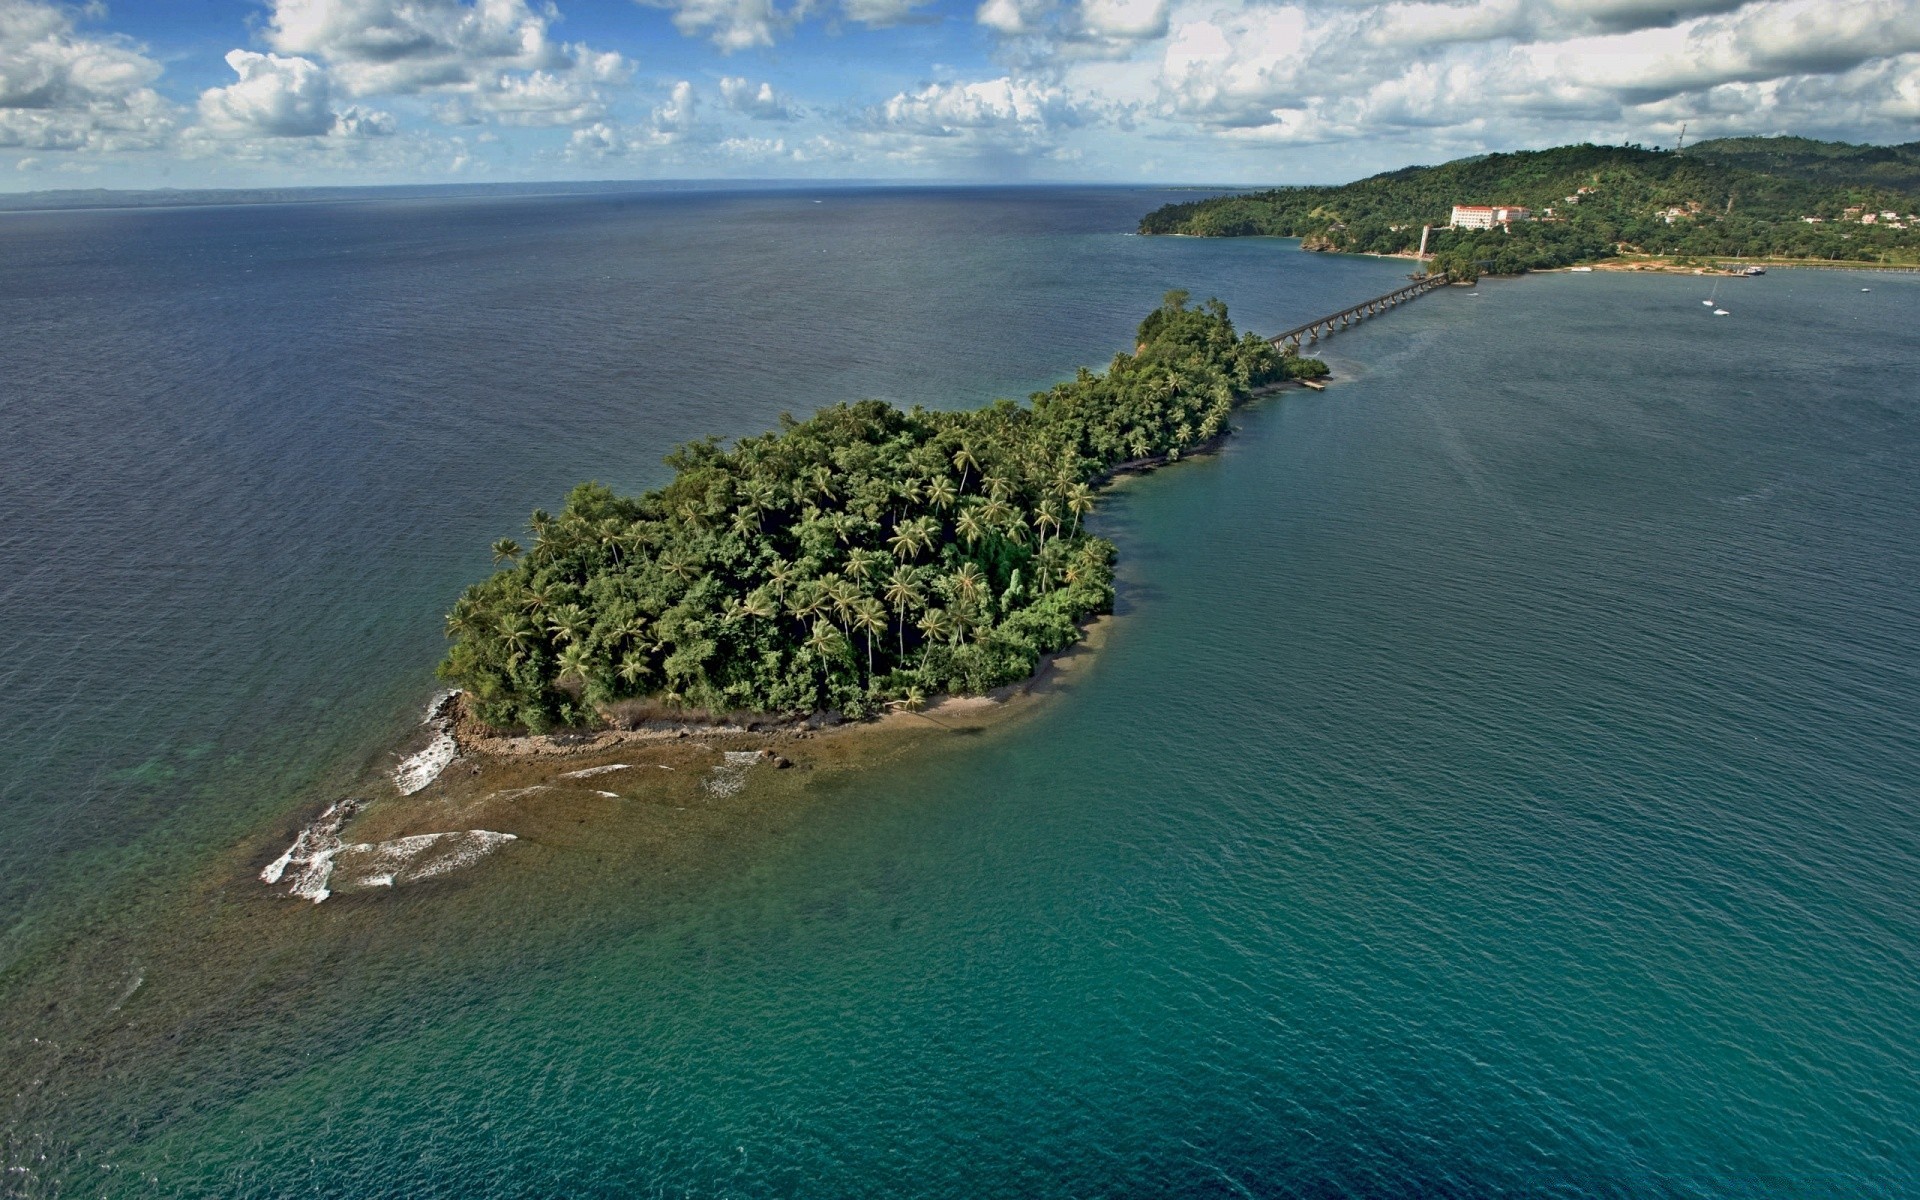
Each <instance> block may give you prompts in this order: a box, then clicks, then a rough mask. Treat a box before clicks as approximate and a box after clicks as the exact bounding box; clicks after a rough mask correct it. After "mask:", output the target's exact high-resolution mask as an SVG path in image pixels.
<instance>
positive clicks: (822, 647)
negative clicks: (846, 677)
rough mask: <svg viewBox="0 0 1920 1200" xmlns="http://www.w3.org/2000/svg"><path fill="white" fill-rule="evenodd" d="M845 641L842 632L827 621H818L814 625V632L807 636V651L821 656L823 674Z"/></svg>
mask: <svg viewBox="0 0 1920 1200" xmlns="http://www.w3.org/2000/svg"><path fill="white" fill-rule="evenodd" d="M843 640H844V639H843V638H841V636H840V631H839V630H838V629H835V628H834V627H833V626H832V624H830V623H829V622H828V621H826V620H825V619H821V620H816V621H815V622H814V623H813V631H812V632H811V633H809V634H808V635H807V649H809V650H811V651H813V652H814V653H815V654H817V655H819V656H820V666H821V670H822V672H823V673H824V671H825V670H826V667H827V664H828V663H829V662H830V661H831V660H832V658H833V654H834V651H836V650H838V649H839V648H840V645H841V643H842V641H843Z"/></svg>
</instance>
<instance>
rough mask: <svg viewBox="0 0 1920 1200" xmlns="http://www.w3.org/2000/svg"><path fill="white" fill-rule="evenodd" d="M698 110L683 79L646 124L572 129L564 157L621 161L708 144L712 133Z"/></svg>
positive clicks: (596, 124)
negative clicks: (670, 148) (621, 159)
mask: <svg viewBox="0 0 1920 1200" xmlns="http://www.w3.org/2000/svg"><path fill="white" fill-rule="evenodd" d="M700 109H701V104H700V95H699V93H698V92H696V91H694V89H693V84H692V82H690V81H689V80H685V79H682V80H680V81H679V82H677V83H675V84H674V85H673V86H672V87H671V88H670V89H668V91H667V95H666V98H665V99H663V100H662V101H661V102H660V103H658V104H656V105H654V106H653V111H652V112H651V113H650V114H649V115H648V119H647V121H646V122H645V123H642V124H621V123H618V122H613V121H595V122H593V123H592V124H590V125H584V126H582V127H580V128H578V129H575V130H574V131H573V133H572V135H571V136H570V137H569V138H568V140H567V148H566V152H565V153H566V157H567V158H569V159H573V160H575V161H581V160H592V159H604V158H621V157H625V156H627V155H632V154H639V153H642V152H645V151H649V150H661V149H665V148H667V147H670V146H677V145H680V144H682V143H687V142H698V141H708V140H711V138H712V136H713V135H712V131H711V130H710V129H709V128H708V127H707V126H706V124H705V123H704V122H703V121H702V120H701V116H700Z"/></svg>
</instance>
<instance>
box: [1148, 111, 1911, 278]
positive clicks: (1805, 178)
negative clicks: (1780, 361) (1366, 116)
mask: <svg viewBox="0 0 1920 1200" xmlns="http://www.w3.org/2000/svg"><path fill="white" fill-rule="evenodd" d="M1910 150H1911V148H1910V147H1892V148H1887V147H1873V146H1859V147H1844V146H1839V145H1838V144H1837V143H1819V142H1808V141H1806V140H1805V139H1799V138H1781V139H1767V138H1748V139H1738V140H1735V141H1726V142H1711V143H1707V144H1706V145H1705V147H1704V148H1702V147H1695V148H1691V149H1688V150H1687V151H1685V152H1684V153H1674V152H1671V151H1660V150H1645V149H1641V148H1639V147H1633V146H1593V145H1579V146H1561V147H1558V148H1556V149H1552V150H1541V151H1526V152H1521V153H1516V154H1489V155H1484V156H1481V157H1477V158H1465V159H1460V160H1457V161H1455V162H1450V163H1445V164H1442V165H1440V166H1437V167H1406V168H1403V169H1401V170H1398V171H1391V172H1388V173H1386V174H1383V175H1375V176H1373V177H1371V178H1368V179H1362V180H1359V181H1358V182H1355V183H1350V184H1346V185H1343V186H1339V187H1291V188H1278V189H1275V190H1273V191H1266V192H1252V193H1242V194H1237V195H1230V196H1219V197H1215V198H1212V199H1208V200H1199V201H1194V202H1190V203H1186V204H1170V205H1167V206H1165V207H1163V208H1160V209H1158V210H1156V211H1154V212H1152V213H1149V214H1148V215H1147V216H1146V217H1145V218H1143V219H1142V220H1141V222H1140V231H1141V232H1142V233H1148V234H1170V233H1178V234H1190V235H1196V236H1202V237H1239V236H1249V235H1253V236H1258V235H1268V236H1279V237H1298V238H1302V239H1304V242H1305V245H1306V247H1307V248H1309V249H1325V250H1343V251H1350V252H1357V253H1370V254H1406V253H1411V252H1412V251H1414V250H1415V249H1416V248H1417V247H1418V246H1419V242H1420V229H1421V226H1422V225H1426V224H1431V225H1433V226H1435V228H1434V231H1433V237H1432V240H1431V241H1430V242H1429V244H1428V249H1429V250H1430V251H1431V252H1432V253H1433V254H1434V256H1435V258H1434V266H1435V269H1438V270H1447V271H1451V272H1454V273H1455V274H1458V275H1462V276H1467V277H1470V276H1472V275H1475V274H1478V273H1480V272H1482V271H1491V272H1494V273H1499V274H1511V273H1515V272H1518V271H1524V270H1528V269H1531V268H1542V267H1554V266H1565V265H1568V264H1571V263H1576V262H1582V261H1591V260H1595V259H1601V258H1606V257H1609V256H1612V255H1616V254H1620V253H1626V252H1641V253H1647V254H1660V255H1676V256H1697V257H1700V258H1703V259H1710V258H1713V257H1716V256H1719V257H1725V256H1753V257H1767V256H1779V257H1805V258H1820V259H1831V260H1851V261H1869V262H1912V261H1920V228H1917V227H1916V223H1915V222H1914V221H1911V220H1909V219H1908V216H1909V214H1912V213H1913V212H1915V211H1916V210H1917V209H1920V196H1917V195H1916V194H1915V193H1914V192H1913V191H1909V190H1907V187H1906V183H1905V181H1906V179H1907V176H1906V175H1905V174H1903V173H1902V171H1903V169H1904V168H1903V167H1902V164H1903V163H1906V162H1908V161H1910V160H1911V158H1912V155H1911V154H1910V153H1909V152H1910ZM1903 155H1904V156H1905V157H1903ZM1755 163H1761V164H1763V165H1766V167H1767V169H1760V168H1759V167H1757V166H1755V165H1752V164H1755ZM1456 204H1516V205H1522V206H1525V207H1527V208H1529V209H1531V210H1532V211H1533V214H1534V216H1535V217H1536V218H1538V219H1536V220H1532V221H1526V222H1516V223H1514V224H1512V225H1511V227H1510V229H1500V228H1495V229H1490V230H1468V229H1454V230H1449V229H1447V228H1446V225H1447V220H1448V217H1449V214H1450V213H1451V210H1452V207H1453V206H1454V205H1456ZM1888 212H1890V213H1893V214H1895V217H1894V219H1893V220H1891V221H1889V220H1886V219H1884V218H1883V217H1882V216H1881V214H1882V213H1888ZM1867 216H1871V217H1872V218H1873V219H1872V221H1871V222H1870V223H1863V218H1864V217H1867Z"/></svg>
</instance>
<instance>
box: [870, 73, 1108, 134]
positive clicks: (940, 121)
mask: <svg viewBox="0 0 1920 1200" xmlns="http://www.w3.org/2000/svg"><path fill="white" fill-rule="evenodd" d="M871 115H872V118H873V122H874V124H875V125H877V126H879V127H881V128H884V129H888V130H894V131H899V132H905V133H918V134H922V135H929V136H933V137H952V136H954V135H956V134H959V133H962V132H965V131H968V130H1000V131H1020V132H1023V133H1028V134H1032V133H1038V132H1043V131H1048V130H1052V129H1057V128H1062V127H1066V126H1071V125H1075V124H1078V123H1079V112H1078V109H1077V108H1076V106H1075V104H1074V103H1073V101H1072V99H1071V98H1070V97H1069V96H1068V95H1067V93H1066V92H1065V91H1064V90H1063V89H1061V88H1058V87H1052V86H1049V85H1046V84H1042V83H1038V82H1036V81H1034V80H1031V79H1014V78H1012V77H1011V76H1002V77H1000V78H999V79H987V80H982V81H980V82H978V83H930V84H927V85H926V86H925V87H922V88H920V89H919V90H917V91H912V92H901V93H899V94H897V95H895V96H894V97H893V98H892V99H890V100H888V101H887V102H886V103H884V104H882V105H880V106H879V107H878V108H876V109H874V110H873V112H872V114H871Z"/></svg>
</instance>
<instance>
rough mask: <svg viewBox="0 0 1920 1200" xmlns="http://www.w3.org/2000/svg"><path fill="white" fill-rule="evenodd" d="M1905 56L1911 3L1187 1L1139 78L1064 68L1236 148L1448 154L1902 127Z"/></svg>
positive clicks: (1072, 78) (1919, 40) (1913, 12)
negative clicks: (1371, 143) (1591, 141)
mask: <svg viewBox="0 0 1920 1200" xmlns="http://www.w3.org/2000/svg"><path fill="white" fill-rule="evenodd" d="M1009 2H1011V0H1009ZM1916 52H1920V4H1916V3H1914V0H1855V2H1853V3H1849V4H1845V5H1835V4H1831V3H1819V2H1816V0H1751V2H1748V3H1737V2H1736V0H1692V2H1687V0H1680V2H1678V3H1659V4H1655V3H1651V2H1645V0H1558V2H1557V3H1547V4H1541V3H1521V2H1520V0H1491V2H1487V3H1476V4H1443V3H1426V2H1422V3H1390V4H1359V5H1349V6H1346V7H1338V8H1317V7H1308V6H1305V5H1301V4H1261V3H1236V2H1235V0H1187V2H1186V3H1184V4H1183V5H1182V6H1181V7H1180V8H1178V9H1177V10H1176V11H1174V12H1173V13H1172V14H1171V16H1170V17H1169V20H1168V35H1167V37H1166V39H1165V40H1164V41H1163V42H1161V43H1159V50H1158V59H1159V61H1158V64H1157V71H1156V72H1155V75H1154V77H1153V78H1152V80H1151V81H1150V82H1149V81H1147V80H1146V79H1145V77H1144V76H1142V75H1141V74H1140V73H1138V72H1110V73H1108V74H1107V75H1105V76H1101V75H1099V74H1097V73H1095V72H1093V71H1091V70H1088V69H1085V68H1078V67H1075V68H1069V69H1068V71H1067V72H1066V73H1065V80H1066V82H1067V83H1068V84H1069V86H1073V87H1075V88H1077V89H1079V90H1080V91H1082V92H1083V93H1087V94H1092V95H1097V96H1100V97H1101V98H1103V99H1105V100H1106V101H1108V102H1109V104H1111V105H1113V106H1116V107H1118V108H1120V109H1123V110H1129V111H1150V112H1152V113H1155V114H1157V115H1158V116H1159V117H1160V118H1162V119H1163V120H1165V121H1169V122H1172V123H1174V125H1175V126H1178V125H1181V124H1191V125H1197V126H1199V127H1201V129H1203V130H1206V131H1211V132H1213V133H1214V134H1216V135H1217V136H1219V137H1220V138H1221V139H1223V140H1224V141H1226V142H1229V143H1234V144H1242V145H1254V144H1315V143H1326V142H1336V141H1342V140H1347V139H1353V140H1356V141H1361V140H1375V139H1380V138H1383V137H1385V138H1404V139H1407V140H1409V141H1411V142H1415V143H1418V144H1420V145H1421V147H1422V148H1419V149H1416V150H1414V153H1418V154H1420V155H1421V157H1422V158H1425V159H1429V160H1430V159H1433V158H1435V157H1437V156H1436V154H1435V153H1434V152H1435V151H1436V150H1439V149H1442V148H1444V149H1446V150H1456V149H1467V150H1471V149H1478V148H1500V147H1512V146H1514V145H1525V144H1540V143H1541V142H1543V141H1544V142H1551V141H1567V140H1574V139H1577V138H1584V137H1600V138H1603V139H1608V140H1611V139H1614V138H1618V137H1621V136H1626V135H1630V134H1631V135H1643V134H1646V133H1650V132H1652V131H1656V130H1667V131H1669V132H1671V131H1673V130H1676V129H1677V128H1678V125H1679V123H1680V122H1681V121H1683V120H1689V119H1690V118H1692V119H1694V126H1693V127H1694V131H1695V133H1696V135H1700V134H1701V133H1702V132H1703V131H1704V132H1707V133H1712V132H1716V131H1718V132H1745V131H1747V130H1750V129H1753V128H1755V126H1754V124H1753V119H1754V118H1755V117H1757V116H1758V115H1759V114H1760V113H1761V112H1769V111H1772V112H1779V113H1781V114H1782V117H1783V118H1784V116H1785V115H1786V114H1787V113H1788V112H1789V111H1791V112H1792V113H1793V114H1794V117H1795V119H1796V121H1797V122H1798V123H1799V127H1800V128H1808V129H1832V128H1834V126H1835V122H1834V121H1832V120H1831V119H1826V120H1823V119H1822V117H1821V110H1822V106H1823V105H1824V106H1825V111H1826V112H1827V114H1828V117H1829V118H1831V117H1832V116H1834V115H1836V114H1837V113H1838V112H1840V111H1841V110H1843V109H1844V110H1847V111H1851V112H1854V113H1856V114H1858V115H1859V116H1861V117H1862V118H1863V119H1864V120H1866V121H1867V124H1866V125H1865V126H1862V127H1857V128H1862V129H1864V128H1877V129H1880V130H1888V131H1889V132H1895V133H1896V135H1897V132H1898V130H1897V126H1896V125H1895V123H1897V122H1898V121H1900V120H1901V119H1902V118H1901V117H1900V115H1899V114H1900V113H1901V112H1903V111H1904V109H1903V106H1902V103H1901V101H1900V99H1899V97H1901V96H1902V95H1904V93H1903V92H1902V91H1901V88H1902V87H1904V86H1907V80H1908V78H1909V76H1908V75H1907V74H1906V73H1905V72H1904V71H1901V70H1897V69H1894V68H1892V67H1890V66H1889V65H1888V64H1890V63H1893V62H1895V61H1898V60H1899V59H1900V57H1901V56H1902V55H1907V54H1912V53H1916ZM1729 89H1732V90H1729ZM1815 97H1821V98H1822V99H1815ZM1870 97H1877V99H1876V98H1870ZM1742 105H1744V106H1745V110H1746V111H1745V114H1744V115H1745V117H1746V120H1745V122H1744V123H1743V121H1742V115H1743V114H1742V112H1741V111H1740V108H1741V106H1742ZM1130 106H1131V107H1130ZM1890 126H1895V127H1894V128H1890ZM1788 127H1790V126H1788ZM1763 128H1767V127H1763ZM1909 128H1910V127H1909ZM1853 136H1856V137H1858V136H1861V134H1860V133H1855V134H1854V135H1853ZM1907 136H1911V133H1908V134H1907Z"/></svg>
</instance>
